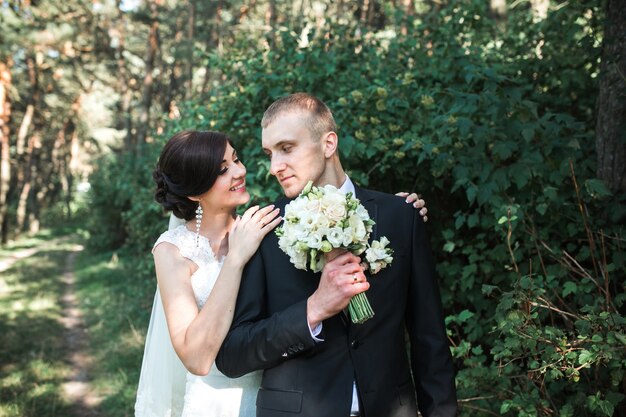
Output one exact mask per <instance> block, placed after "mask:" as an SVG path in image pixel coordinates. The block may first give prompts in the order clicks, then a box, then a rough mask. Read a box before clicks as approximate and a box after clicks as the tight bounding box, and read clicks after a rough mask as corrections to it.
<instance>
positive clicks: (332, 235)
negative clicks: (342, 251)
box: [326, 227, 352, 248]
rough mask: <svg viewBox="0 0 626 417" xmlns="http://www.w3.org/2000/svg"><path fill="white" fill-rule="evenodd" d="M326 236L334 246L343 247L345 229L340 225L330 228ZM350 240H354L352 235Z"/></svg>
mask: <svg viewBox="0 0 626 417" xmlns="http://www.w3.org/2000/svg"><path fill="white" fill-rule="evenodd" d="M326 238H327V239H328V241H329V242H330V244H331V245H333V248H338V247H341V246H342V244H343V230H341V228H339V227H333V228H331V229H329V230H328V233H327V234H326ZM350 241H352V237H350ZM346 246H347V245H346Z"/></svg>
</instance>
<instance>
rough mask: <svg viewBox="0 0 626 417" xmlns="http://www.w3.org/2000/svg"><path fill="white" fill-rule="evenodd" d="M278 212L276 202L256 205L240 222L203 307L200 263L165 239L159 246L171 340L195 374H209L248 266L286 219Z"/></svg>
mask: <svg viewBox="0 0 626 417" xmlns="http://www.w3.org/2000/svg"><path fill="white" fill-rule="evenodd" d="M277 216H278V211H277V210H274V209H273V207H272V206H268V207H265V208H263V209H259V208H258V207H252V208H250V209H248V210H247V211H246V212H245V213H244V214H243V216H241V217H240V218H238V219H237V220H236V221H235V223H234V225H233V227H232V228H231V230H230V233H229V236H228V242H229V251H230V253H229V255H227V256H226V259H225V260H224V264H223V266H222V269H221V271H220V273H219V276H218V278H217V280H216V282H215V285H214V286H213V289H212V291H211V294H210V295H209V297H208V299H207V301H206V303H205V304H204V306H203V307H202V309H201V310H199V311H198V307H197V304H196V299H195V296H194V292H193V288H192V287H191V280H190V278H191V275H192V274H193V273H194V272H195V270H196V268H197V266H196V265H195V264H194V263H193V262H191V261H190V260H188V259H186V258H185V257H183V256H182V255H181V254H180V251H179V250H178V248H177V247H176V246H174V245H172V244H169V243H165V242H164V243H161V244H160V245H158V246H157V247H156V248H155V250H154V262H155V267H156V273H157V280H158V285H159V291H160V293H161V298H162V300H163V308H164V310H165V316H166V318H167V324H168V330H169V334H170V339H171V341H172V345H173V347H174V350H175V351H176V354H177V355H178V357H179V358H180V360H181V362H182V363H183V364H184V365H185V367H186V368H187V370H189V371H190V372H191V373H193V374H196V375H206V374H208V373H209V370H210V369H211V365H212V363H213V362H214V361H215V357H216V355H217V352H218V350H219V348H220V346H221V344H222V341H223V340H224V337H225V336H226V334H227V332H228V329H229V328H230V325H231V322H232V318H233V313H234V310H235V301H236V299H237V292H238V291H239V284H240V281H241V274H242V271H243V268H244V266H245V264H246V262H248V260H249V259H250V257H251V256H252V254H254V252H255V251H256V249H257V248H258V246H259V244H260V242H261V240H262V239H263V237H265V235H266V234H267V233H268V232H269V231H270V230H272V229H273V228H274V227H275V226H276V225H278V223H279V222H280V217H277Z"/></svg>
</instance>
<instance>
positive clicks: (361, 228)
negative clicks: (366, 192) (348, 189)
mask: <svg viewBox="0 0 626 417" xmlns="http://www.w3.org/2000/svg"><path fill="white" fill-rule="evenodd" d="M284 219H285V221H284V223H283V225H282V226H281V227H279V228H277V229H276V235H277V236H278V237H279V239H278V246H279V247H280V249H282V251H283V252H285V253H286V254H287V255H289V259H290V261H291V263H293V264H294V266H295V267H296V268H298V269H303V270H307V269H309V268H310V269H311V270H312V271H313V272H319V271H321V270H322V268H324V265H325V264H326V262H327V260H326V257H325V256H324V254H326V253H328V252H330V251H332V250H333V249H344V250H346V251H348V252H351V253H353V254H355V255H359V256H361V255H363V254H364V255H365V259H364V260H363V262H362V263H361V266H362V267H363V269H364V270H369V271H370V273H372V274H376V273H378V272H379V271H380V270H381V269H383V268H385V267H386V266H387V265H389V264H390V263H391V262H392V261H393V257H392V256H391V255H392V253H393V251H392V249H391V248H389V247H387V245H388V244H389V240H388V239H387V238H386V237H382V238H381V239H380V240H379V241H372V243H371V244H369V243H368V241H369V237H370V233H371V232H372V227H373V226H374V224H375V222H374V221H373V220H372V219H371V218H370V216H369V213H368V212H367V210H366V209H365V207H363V206H362V205H361V203H360V202H359V200H358V199H356V198H354V197H353V196H352V193H347V194H344V193H342V192H340V191H339V190H338V189H337V188H336V187H334V186H332V185H326V186H324V187H314V186H313V183H312V182H310V181H309V183H308V184H307V185H306V187H304V190H302V192H301V193H300V195H299V196H298V197H297V198H296V199H294V200H293V201H292V202H290V203H289V204H287V206H286V207H285V215H284ZM362 259H363V258H362ZM348 310H349V312H350V317H351V319H352V322H353V323H363V322H365V321H367V320H368V319H370V318H372V317H373V316H374V312H373V310H372V307H371V306H370V303H369V301H368V300H367V297H366V295H365V294H364V293H360V294H357V295H355V296H354V297H352V299H351V300H350V304H349V306H348Z"/></svg>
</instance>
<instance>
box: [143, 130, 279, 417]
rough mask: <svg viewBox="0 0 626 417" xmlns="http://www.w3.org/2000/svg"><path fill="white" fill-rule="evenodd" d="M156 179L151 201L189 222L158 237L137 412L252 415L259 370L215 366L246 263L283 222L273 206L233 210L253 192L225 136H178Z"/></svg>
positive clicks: (156, 416) (152, 416)
mask: <svg viewBox="0 0 626 417" xmlns="http://www.w3.org/2000/svg"><path fill="white" fill-rule="evenodd" d="M153 175H154V179H155V181H156V183H157V190H156V195H155V197H156V200H157V201H158V202H159V203H160V204H161V205H162V206H163V207H164V208H165V209H166V210H172V212H173V213H174V215H176V217H179V218H182V219H185V220H187V223H185V224H181V225H179V226H178V227H176V228H174V229H173V230H168V231H167V232H165V233H163V234H162V235H161V237H159V239H158V240H157V241H156V243H155V244H154V248H153V251H152V252H153V255H154V263H155V266H156V275H157V281H158V291H157V293H156V296H155V303H154V307H153V311H152V317H151V320H150V325H149V328H148V335H147V338H146V347H145V352H144V359H143V364H142V367H141V376H140V381H139V388H138V391H137V400H136V403H135V415H136V416H140V417H169V416H172V417H173V416H180V415H182V416H184V417H202V416H207V417H208V416H220V417H222V416H223V417H237V416H254V415H255V400H256V392H257V389H258V386H259V383H260V374H259V373H253V374H249V375H246V376H244V377H242V378H238V379H229V378H227V377H226V376H224V375H222V374H221V373H220V372H219V371H218V370H217V368H215V366H214V365H213V362H214V360H215V356H216V355H217V352H218V350H219V348H220V345H221V344H222V342H223V340H224V337H225V336H226V333H227V332H228V329H229V327H230V324H231V322H232V318H233V312H234V309H235V301H236V299H237V292H238V290H239V283H240V279H241V272H242V270H243V267H244V266H245V264H246V262H247V261H248V260H249V259H250V257H251V256H252V255H253V254H254V252H255V251H256V249H257V248H258V246H259V243H260V242H261V240H262V239H263V237H264V236H265V235H266V234H267V233H268V232H269V231H270V230H272V229H273V228H274V227H275V226H276V225H277V224H278V223H279V222H280V217H279V216H278V210H277V209H274V208H273V206H268V207H264V208H259V207H258V206H254V207H251V208H249V209H248V210H247V211H246V212H245V213H244V214H243V215H242V216H240V217H235V216H234V214H233V213H234V210H235V208H236V207H237V206H239V205H241V204H245V203H247V202H248V200H249V199H250V195H249V194H248V192H247V191H246V183H245V176H246V168H245V167H244V166H243V164H242V163H241V161H240V160H239V158H238V157H237V153H236V151H235V150H234V149H233V146H232V143H231V141H230V139H229V138H228V137H227V136H226V135H224V134H222V133H217V132H194V131H188V132H182V133H179V134H177V135H175V136H174V137H172V138H171V139H170V140H169V142H168V143H167V144H166V145H165V147H164V148H163V151H162V152H161V156H160V158H159V161H158V163H157V167H156V169H155V171H154V174H153ZM227 253H229V256H228V257H226V254H227ZM185 368H186V371H185ZM183 389H184V392H183V391H182V390H183Z"/></svg>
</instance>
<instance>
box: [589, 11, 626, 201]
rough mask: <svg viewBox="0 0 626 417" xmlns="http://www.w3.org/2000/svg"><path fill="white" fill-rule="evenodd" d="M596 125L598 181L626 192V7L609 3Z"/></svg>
mask: <svg viewBox="0 0 626 417" xmlns="http://www.w3.org/2000/svg"><path fill="white" fill-rule="evenodd" d="M603 42H604V43H603V45H602V61H601V64H600V86H599V88H600V91H599V94H598V104H597V106H598V118H597V122H596V150H597V153H598V168H597V175H598V178H600V179H601V180H603V181H604V183H605V184H606V185H607V186H608V188H609V189H610V190H611V191H613V192H615V193H619V192H622V193H623V192H626V7H624V5H623V3H622V0H608V2H607V6H606V23H605V26H604V41H603Z"/></svg>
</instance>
